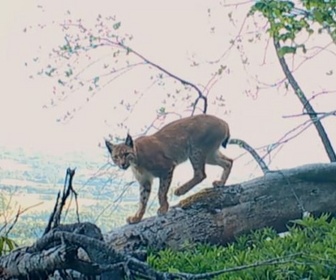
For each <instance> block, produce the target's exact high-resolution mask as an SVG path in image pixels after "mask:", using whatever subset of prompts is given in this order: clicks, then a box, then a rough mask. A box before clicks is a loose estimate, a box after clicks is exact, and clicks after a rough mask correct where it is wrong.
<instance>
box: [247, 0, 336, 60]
mask: <svg viewBox="0 0 336 280" xmlns="http://www.w3.org/2000/svg"><path fill="white" fill-rule="evenodd" d="M300 2H301V3H300V4H301V5H302V6H303V8H302V7H301V5H300V6H298V3H297V2H295V4H294V2H293V1H278V0H260V1H257V2H256V3H255V4H254V5H253V7H252V8H251V10H250V15H252V14H254V13H256V12H260V13H261V14H262V15H263V16H264V17H265V18H267V20H268V21H269V23H270V28H269V32H270V35H271V36H272V37H274V38H275V39H277V40H279V41H282V42H287V41H289V42H290V45H289V46H284V47H282V48H281V49H280V51H279V54H280V55H285V54H288V53H293V54H294V53H296V50H297V48H302V50H303V52H305V48H304V45H302V44H300V45H297V44H296V42H295V39H296V38H297V36H298V34H299V33H300V32H302V31H306V32H307V33H308V34H312V33H314V31H315V30H314V28H313V25H314V24H315V23H318V24H319V26H320V27H319V29H318V32H319V33H321V32H323V31H326V32H328V34H329V35H330V36H331V38H332V40H333V41H334V42H335V43H336V0H329V1H327V0H325V1H321V0H302V1H300Z"/></svg>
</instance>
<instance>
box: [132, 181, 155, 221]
mask: <svg viewBox="0 0 336 280" xmlns="http://www.w3.org/2000/svg"><path fill="white" fill-rule="evenodd" d="M151 187H152V183H151V182H144V183H141V184H140V202H139V209H138V211H137V212H136V213H135V215H134V216H130V217H128V218H127V223H129V224H136V223H138V222H140V221H141V219H142V217H143V215H144V214H145V212H146V207H147V202H148V199H149V195H150V192H151Z"/></svg>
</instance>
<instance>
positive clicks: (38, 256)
mask: <svg viewBox="0 0 336 280" xmlns="http://www.w3.org/2000/svg"><path fill="white" fill-rule="evenodd" d="M335 200H336V163H329V164H310V165H305V166H301V167H297V168H292V169H287V170H279V171H270V172H267V173H266V174H265V176H263V177H259V178H256V179H253V180H250V181H247V182H244V183H241V184H236V185H231V186H226V187H219V188H207V189H204V190H202V191H200V192H198V193H196V194H194V195H192V196H190V197H188V198H186V199H184V200H181V201H180V202H179V203H178V205H176V206H173V207H171V208H170V210H169V211H168V212H167V214H165V215H163V216H160V217H150V218H147V219H144V220H143V221H141V222H140V223H138V224H135V225H125V226H122V227H120V228H117V229H114V230H112V231H111V232H109V233H106V234H105V235H104V236H102V235H101V233H100V231H99V229H98V228H97V227H96V226H95V225H92V224H89V223H85V224H75V225H60V226H59V227H58V228H55V229H53V230H51V231H50V232H48V233H47V234H46V235H44V236H43V237H41V239H39V240H37V242H36V243H35V244H34V245H33V246H31V247H26V248H19V249H17V250H15V251H13V252H12V253H10V254H9V255H7V256H2V257H1V258H0V279H19V278H20V279H47V275H53V274H54V272H55V271H56V270H57V271H59V272H58V273H60V274H62V273H64V275H68V274H69V269H70V270H71V271H77V273H81V275H86V276H87V277H88V276H90V275H91V276H92V275H100V276H101V278H100V279H121V277H122V276H124V275H129V276H130V275H131V276H132V275H133V276H134V275H137V276H138V277H139V275H143V277H142V276H141V277H140V278H139V279H163V278H162V277H163V276H162V275H163V273H161V272H157V271H154V270H153V269H152V268H150V267H149V266H148V265H147V264H146V263H145V262H144V259H145V257H144V256H143V255H141V254H140V253H139V251H140V250H143V249H146V248H149V247H151V248H154V249H156V250H160V249H163V248H172V249H179V248H183V247H184V246H185V245H187V244H188V243H189V244H190V243H192V244H193V243H196V242H202V243H204V242H208V243H212V244H223V245H224V244H226V243H227V242H230V241H233V240H234V238H235V237H237V236H239V235H241V234H243V233H247V232H249V231H251V230H255V229H260V228H263V227H273V228H274V229H275V230H277V231H278V232H282V231H286V229H287V228H286V226H287V224H288V222H289V221H291V220H293V219H299V218H302V216H303V215H304V214H306V213H311V214H314V215H319V214H321V213H326V212H328V213H331V214H335V213H336V204H335ZM103 237H104V238H103ZM165 277H166V278H165V279H191V278H187V277H185V278H183V277H182V276H181V275H180V274H176V273H175V274H174V273H165ZM188 277H189V276H188ZM206 279H208V278H206Z"/></svg>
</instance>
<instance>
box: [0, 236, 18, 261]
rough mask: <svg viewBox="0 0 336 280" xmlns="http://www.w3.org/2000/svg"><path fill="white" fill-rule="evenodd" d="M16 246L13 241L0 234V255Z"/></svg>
mask: <svg viewBox="0 0 336 280" xmlns="http://www.w3.org/2000/svg"><path fill="white" fill-rule="evenodd" d="M15 247H16V245H15V243H14V241H13V240H12V239H10V238H8V237H6V236H0V257H1V256H2V255H5V254H7V253H9V252H10V251H12V250H13V249H14V248H15Z"/></svg>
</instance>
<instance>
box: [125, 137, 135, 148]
mask: <svg viewBox="0 0 336 280" xmlns="http://www.w3.org/2000/svg"><path fill="white" fill-rule="evenodd" d="M125 144H126V145H127V146H129V147H131V148H133V139H132V137H131V135H129V134H128V133H127V137H126V140H125Z"/></svg>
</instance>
